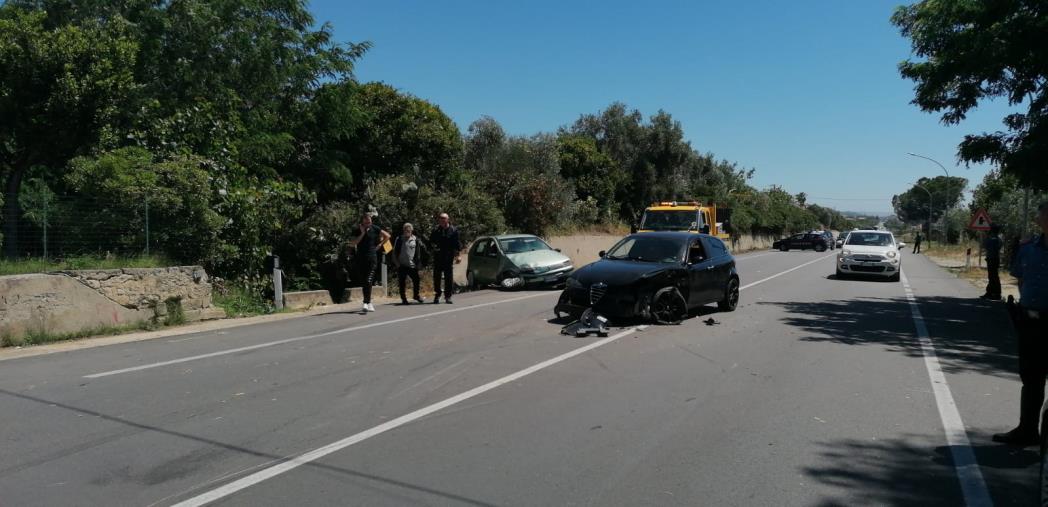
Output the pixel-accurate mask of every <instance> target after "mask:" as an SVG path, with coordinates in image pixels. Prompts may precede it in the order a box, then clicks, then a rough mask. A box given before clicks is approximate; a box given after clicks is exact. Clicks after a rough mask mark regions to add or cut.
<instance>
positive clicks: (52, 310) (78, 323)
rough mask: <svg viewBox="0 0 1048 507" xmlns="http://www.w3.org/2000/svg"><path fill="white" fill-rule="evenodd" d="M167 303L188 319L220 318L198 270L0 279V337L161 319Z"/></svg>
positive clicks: (70, 273)
mask: <svg viewBox="0 0 1048 507" xmlns="http://www.w3.org/2000/svg"><path fill="white" fill-rule="evenodd" d="M168 301H174V302H177V304H179V305H180V306H181V308H182V311H183V313H184V314H185V317H186V319H187V320H200V319H205V318H217V317H221V316H223V315H224V313H223V312H222V311H221V310H219V309H217V308H215V307H213V306H212V305H211V284H210V282H209V281H208V278H207V274H206V273H205V272H204V269H203V268H201V267H199V266H186V267H173V268H156V269H113V270H90V271H67V272H59V273H49V274H31V275H15V276H0V336H4V335H6V336H10V337H15V338H17V337H20V336H23V335H24V334H25V333H26V332H28V331H38V332H46V333H50V334H64V333H73V332H78V331H82V330H85V329H92V328H99V327H103V326H122V325H130V324H136V323H140V322H144V321H148V320H153V319H158V318H162V317H163V316H164V315H166V314H167V307H168Z"/></svg>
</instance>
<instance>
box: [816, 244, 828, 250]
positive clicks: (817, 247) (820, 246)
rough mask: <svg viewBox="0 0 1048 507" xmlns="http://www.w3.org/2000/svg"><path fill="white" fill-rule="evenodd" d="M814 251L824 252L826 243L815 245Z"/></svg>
mask: <svg viewBox="0 0 1048 507" xmlns="http://www.w3.org/2000/svg"><path fill="white" fill-rule="evenodd" d="M815 251H816V252H825V251H826V245H815Z"/></svg>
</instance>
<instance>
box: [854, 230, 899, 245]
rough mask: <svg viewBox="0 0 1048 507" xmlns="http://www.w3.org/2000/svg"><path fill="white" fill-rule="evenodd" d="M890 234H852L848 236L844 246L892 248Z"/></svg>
mask: <svg viewBox="0 0 1048 507" xmlns="http://www.w3.org/2000/svg"><path fill="white" fill-rule="evenodd" d="M892 243H894V242H893V241H892V237H891V235H890V234H882V233H876V232H852V233H851V234H849V235H848V240H847V242H845V244H846V245H854V246H892Z"/></svg>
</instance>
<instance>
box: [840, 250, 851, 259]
mask: <svg viewBox="0 0 1048 507" xmlns="http://www.w3.org/2000/svg"><path fill="white" fill-rule="evenodd" d="M841 256H842V257H851V250H843V251H841Z"/></svg>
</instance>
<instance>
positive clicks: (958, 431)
mask: <svg viewBox="0 0 1048 507" xmlns="http://www.w3.org/2000/svg"><path fill="white" fill-rule="evenodd" d="M900 276H901V277H902V286H903V290H904V291H905V292H906V300H907V301H908V302H909V305H910V314H911V315H912V316H913V323H914V325H915V326H916V328H917V340H918V341H919V342H920V344H921V352H922V353H923V354H924V366H925V367H926V368H927V369H928V379H929V380H930V381H931V383H932V391H933V392H934V393H935V403H936V404H937V405H938V407H939V418H940V419H942V427H943V431H944V432H945V433H946V443H947V445H949V446H950V455H951V457H952V458H953V463H954V465H953V466H954V470H956V473H957V479H958V480H960V483H961V492H962V493H963V494H964V503H965V505H969V506H992V505H993V500H991V499H990V492H989V491H988V490H987V489H986V482H985V481H984V480H983V476H982V471H981V470H979V463H978V462H976V461H975V451H973V450H972V444H971V442H970V441H969V440H968V432H967V431H966V430H965V429H964V421H963V420H961V413H960V412H959V411H958V410H957V404H956V403H954V401H953V393H951V392H950V385H949V384H947V383H946V375H944V374H943V372H942V366H941V365H940V364H939V357H938V356H937V355H936V353H935V345H934V344H932V339H931V336H930V335H929V334H928V326H927V325H925V323H924V317H923V316H922V315H921V309H920V307H919V306H918V305H917V298H916V297H914V295H913V289H911V288H910V281H909V279H907V278H906V274H905V273H900Z"/></svg>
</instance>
